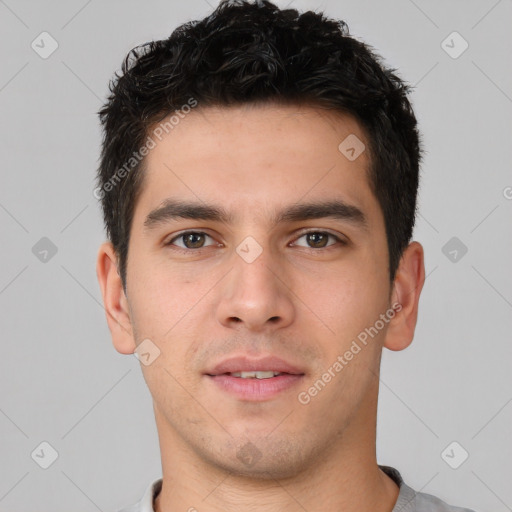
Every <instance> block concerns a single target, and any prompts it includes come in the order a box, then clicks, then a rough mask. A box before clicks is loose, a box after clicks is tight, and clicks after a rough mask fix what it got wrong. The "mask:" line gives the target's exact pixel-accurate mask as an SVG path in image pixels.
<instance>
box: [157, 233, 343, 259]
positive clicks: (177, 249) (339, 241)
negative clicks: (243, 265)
mask: <svg viewBox="0 0 512 512" xmlns="http://www.w3.org/2000/svg"><path fill="white" fill-rule="evenodd" d="M310 233H319V234H322V235H327V236H330V237H332V238H334V239H335V240H336V242H338V243H340V244H341V245H347V242H346V241H345V240H343V239H342V238H340V237H339V236H337V235H335V234H333V233H331V232H330V231H320V230H310V231H304V232H302V233H301V234H300V235H299V236H298V237H297V238H295V240H294V242H296V241H297V240H299V239H300V238H302V237H303V236H306V235H308V234H310ZM190 234H195V235H206V236H207V237H210V238H212V239H213V237H212V236H211V235H209V234H208V233H205V232H204V231H183V232H182V233H180V234H178V235H176V236H174V237H173V238H171V239H170V240H169V241H168V242H166V243H165V245H166V246H173V250H176V251H178V252H182V253H191V252H200V251H202V250H204V249H207V248H208V247H211V246H206V247H199V248H197V249H188V248H183V247H179V246H175V245H174V244H173V242H174V241H175V240H178V239H180V238H183V237H184V236H186V235H190ZM221 245H223V244H221ZM334 245H336V244H331V245H327V246H326V247H318V248H315V247H303V246H299V247H303V249H309V250H311V251H315V252H318V251H319V250H321V249H329V248H330V247H333V246H334Z"/></svg>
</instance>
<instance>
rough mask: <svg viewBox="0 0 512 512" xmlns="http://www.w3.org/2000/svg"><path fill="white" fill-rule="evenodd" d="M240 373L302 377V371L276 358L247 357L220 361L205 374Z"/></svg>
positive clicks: (211, 375) (212, 375)
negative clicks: (268, 373) (265, 373)
mask: <svg viewBox="0 0 512 512" xmlns="http://www.w3.org/2000/svg"><path fill="white" fill-rule="evenodd" d="M242 372H275V373H281V374H290V375H304V370H302V369H301V368H299V367H298V366H295V365H293V364H291V363H288V362H287V361H284V360H283V359H280V358H279V357H276V356H266V357H263V358H259V359H254V358H249V357H247V356H237V357H231V358H229V359H225V360H224V361H221V362H220V363H219V364H217V365H215V366H214V367H213V368H212V369H210V370H207V371H206V372H205V374H206V375H209V376H210V377H214V376H218V375H225V374H232V373H234V374H241V373H242Z"/></svg>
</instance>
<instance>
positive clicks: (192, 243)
mask: <svg viewBox="0 0 512 512" xmlns="http://www.w3.org/2000/svg"><path fill="white" fill-rule="evenodd" d="M202 236H203V235H201V234H200V233H189V234H188V235H185V245H186V246H187V247H189V248H198V247H201V245H202V244H201V242H202V241H203V239H202Z"/></svg>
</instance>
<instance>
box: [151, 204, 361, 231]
mask: <svg viewBox="0 0 512 512" xmlns="http://www.w3.org/2000/svg"><path fill="white" fill-rule="evenodd" d="M323 218H333V219H338V220H343V221H348V222H350V223H352V224H354V225H356V226H358V227H360V228H362V229H364V230H368V219H367V217H366V215H365V214H364V213H363V211H362V210H361V209H360V208H358V207H357V206H355V205H352V204H348V203H346V202H344V201H342V200H339V199H337V200H331V201H320V202H318V201H317V202H309V203H299V204H294V205H291V206H289V207H287V208H284V209H283V210H281V211H279V212H277V213H276V214H275V215H274V216H273V217H272V218H271V225H272V226H275V225H277V224H280V223H283V222H299V221H306V220H310V219H323ZM176 219H192V220H209V221H217V222H223V223H226V224H230V223H232V222H233V220H234V217H233V215H232V214H230V213H228V212H227V211H226V210H225V209H224V208H223V207H222V206H216V205H209V204H202V203H195V202H184V201H180V200H174V199H166V200H165V201H164V202H163V203H162V204H161V206H159V207H158V208H156V209H154V210H152V211H151V212H150V213H149V214H148V216H147V217H146V220H145V221H144V227H145V228H146V229H148V230H150V229H152V228H154V227H156V226H158V225H161V224H163V223H166V222H170V221H173V220H176Z"/></svg>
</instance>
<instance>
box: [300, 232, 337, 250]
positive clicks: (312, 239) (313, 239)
mask: <svg viewBox="0 0 512 512" xmlns="http://www.w3.org/2000/svg"><path fill="white" fill-rule="evenodd" d="M301 238H304V239H305V241H306V243H305V244H301V243H297V242H298V240H300V239H301ZM329 238H331V239H333V240H334V241H333V242H332V243H328V241H329ZM336 242H340V243H341V244H343V245H344V244H345V241H344V240H342V239H341V238H339V237H337V236H336V235H333V234H332V233H328V232H327V231H309V232H307V233H303V234H302V235H301V236H299V238H297V239H296V240H295V242H293V245H299V246H301V247H308V248H310V249H323V248H324V247H329V246H331V245H334V244H335V243H336Z"/></svg>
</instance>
